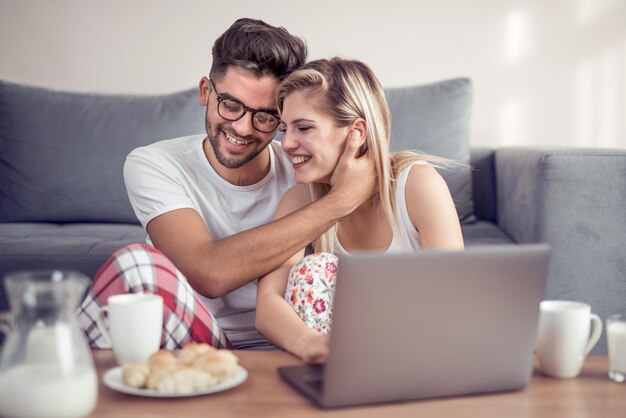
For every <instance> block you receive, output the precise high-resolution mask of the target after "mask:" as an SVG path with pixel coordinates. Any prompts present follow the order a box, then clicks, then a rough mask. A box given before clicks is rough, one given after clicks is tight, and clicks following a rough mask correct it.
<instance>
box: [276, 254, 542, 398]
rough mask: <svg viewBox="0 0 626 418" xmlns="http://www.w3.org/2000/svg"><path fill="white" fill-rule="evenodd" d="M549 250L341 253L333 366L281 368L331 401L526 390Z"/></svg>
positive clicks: (297, 383)
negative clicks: (349, 254)
mask: <svg viewBox="0 0 626 418" xmlns="http://www.w3.org/2000/svg"><path fill="white" fill-rule="evenodd" d="M549 255H550V249H549V246H548V245H545V244H531V245H506V246H497V247H496V246H493V247H491V246H489V247H480V248H470V249H468V250H466V251H463V252H459V251H454V252H443V251H422V252H418V253H413V254H395V255H391V254H380V253H377V254H374V253H361V254H357V255H352V256H348V257H341V258H340V260H339V271H338V273H337V285H336V289H335V300H334V308H333V309H334V318H333V331H332V333H331V339H330V354H329V357H328V361H327V363H326V365H325V366H310V365H304V366H291V367H281V368H279V369H278V371H279V374H280V376H281V377H282V378H283V379H285V380H286V381H287V382H288V383H290V384H291V385H293V386H294V387H295V388H296V389H298V390H299V391H300V392H302V393H303V394H305V395H306V396H308V397H310V398H311V399H312V400H313V401H314V402H315V403H317V404H318V405H319V406H321V407H336V406H349V405H360V404H366V403H378V402H390V401H403V400H413V399H421V398H434V397H443V396H455V395H468V394H479V393H489V392H497V391H509V390H517V389H522V388H524V387H526V386H527V385H528V383H529V381H530V378H531V374H532V361H533V345H534V342H535V333H536V326H537V319H538V315H539V303H540V301H541V300H542V299H543V294H544V289H545V281H546V273H547V268H548V262H549Z"/></svg>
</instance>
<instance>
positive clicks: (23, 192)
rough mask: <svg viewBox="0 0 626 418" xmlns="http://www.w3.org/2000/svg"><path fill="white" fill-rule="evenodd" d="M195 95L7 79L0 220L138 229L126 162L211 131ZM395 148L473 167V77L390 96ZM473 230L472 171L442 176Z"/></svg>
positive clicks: (0, 88)
mask: <svg viewBox="0 0 626 418" xmlns="http://www.w3.org/2000/svg"><path fill="white" fill-rule="evenodd" d="M197 94H198V93H197V89H193V90H187V91H183V92H179V93H173V94H165V95H159V96H131V95H102V94H84V93H67V92H60V91H53V90H49V89H43V88H37V87H30V86H23V85H18V84H15V83H8V82H2V81H0V222H59V223H64V222H119V223H137V219H136V217H135V215H134V213H133V211H132V208H131V206H130V203H129V201H128V197H127V195H126V190H125V187H124V181H123V176H122V167H123V165H124V160H125V158H126V155H127V154H128V153H129V152H130V151H131V150H133V149H134V148H136V147H139V146H143V145H147V144H150V143H152V142H156V141H159V140H162V139H168V138H175V137H178V136H184V135H191V134H198V133H203V132H204V108H203V107H201V106H200V105H199V104H198V99H197ZM386 94H387V98H388V101H389V106H390V108H391V113H392V119H393V128H392V149H393V150H399V149H419V150H421V151H423V152H426V153H430V154H434V155H439V156H443V157H447V158H451V159H454V160H456V161H460V162H462V163H467V164H469V145H468V143H469V118H470V111H471V97H472V92H471V83H470V81H469V80H467V79H455V80H448V81H443V82H439V83H433V84H427V85H421V86H416V87H408V88H395V89H387V90H386ZM442 175H443V176H444V178H445V179H446V181H447V182H448V185H449V187H450V189H451V192H452V196H453V198H454V200H455V204H456V206H457V211H458V212H459V217H460V219H461V220H462V221H463V222H471V221H472V220H473V219H474V215H473V213H474V212H473V200H472V186H471V184H472V183H471V181H472V178H471V174H470V172H469V170H468V169H455V170H452V171H443V172H442Z"/></svg>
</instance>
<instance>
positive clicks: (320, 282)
mask: <svg viewBox="0 0 626 418" xmlns="http://www.w3.org/2000/svg"><path fill="white" fill-rule="evenodd" d="M336 275H337V257H336V256H335V255H333V254H329V253H317V254H310V255H308V256H306V257H304V258H303V259H302V260H300V262H298V263H297V264H296V265H295V266H293V268H292V269H291V272H290V273H289V280H288V282H287V288H286V289H285V299H286V300H287V302H289V304H290V305H291V307H292V308H293V310H294V311H296V313H297V314H298V316H299V317H300V318H301V319H302V320H303V321H304V322H305V323H306V324H307V325H308V326H309V327H311V328H313V329H316V330H317V331H319V332H321V333H322V334H327V333H328V332H329V331H330V329H331V324H332V320H333V297H334V295H335V278H336Z"/></svg>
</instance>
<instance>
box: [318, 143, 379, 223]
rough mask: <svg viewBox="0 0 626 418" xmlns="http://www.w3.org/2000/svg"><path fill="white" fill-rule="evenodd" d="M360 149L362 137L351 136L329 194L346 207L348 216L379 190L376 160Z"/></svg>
mask: <svg viewBox="0 0 626 418" xmlns="http://www.w3.org/2000/svg"><path fill="white" fill-rule="evenodd" d="M354 132H356V131H354ZM360 147H361V140H360V137H359V136H358V135H352V134H351V136H350V137H349V138H348V140H347V141H346V147H345V149H344V151H343V154H342V155H341V158H340V159H339V162H338V163H337V167H335V171H334V172H333V175H332V176H331V178H330V185H331V190H330V192H329V194H333V195H335V196H336V198H337V199H338V201H339V202H340V204H342V206H343V205H345V209H346V210H347V212H346V214H348V213H351V212H352V211H353V210H354V209H356V208H358V207H359V206H361V204H363V203H364V202H365V201H367V200H368V199H369V198H371V197H372V196H373V195H374V194H376V191H377V190H378V183H377V177H376V169H375V166H374V160H373V158H372V156H371V153H370V152H369V151H368V150H366V151H365V153H362V150H360ZM361 154H362V155H361Z"/></svg>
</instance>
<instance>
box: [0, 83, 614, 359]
mask: <svg viewBox="0 0 626 418" xmlns="http://www.w3.org/2000/svg"><path fill="white" fill-rule="evenodd" d="M386 93H387V97H388V100H389V104H390V108H391V111H392V117H393V124H394V128H393V134H392V148H393V149H402V148H410V149H416V148H417V149H421V150H422V151H425V152H428V153H432V154H436V155H441V156H445V157H448V158H452V159H455V160H457V161H461V162H465V163H467V165H468V168H461V169H455V170H448V171H444V172H442V174H443V175H444V177H445V178H446V181H447V182H448V185H449V187H450V189H451V192H452V195H453V198H454V199H455V204H456V206H457V211H458V212H459V217H460V219H461V221H462V227H463V233H464V237H465V241H466V243H467V245H468V246H474V245H501V244H511V243H526V242H548V243H550V244H551V245H552V248H553V258H552V262H551V266H550V272H549V279H548V285H547V289H546V298H557V299H571V300H579V301H585V302H587V303H590V304H591V306H592V309H593V311H594V312H596V313H597V314H599V315H600V316H601V317H603V318H605V317H606V316H607V315H608V314H611V313H614V312H617V311H620V310H624V309H625V308H626V210H624V208H626V181H625V180H626V150H600V149H595V150H592V149H586V150H585V149H555V150H539V149H529V148H506V149H497V150H495V149H487V148H472V149H470V147H469V143H468V137H469V124H470V116H471V99H472V86H471V83H470V82H469V80H467V79H455V80H447V81H444V82H440V83H434V84H429V85H422V86H416V87H409V88H401V89H388V90H387V91H386ZM203 120H204V114H203V109H202V108H201V107H200V106H199V105H198V104H197V93H196V91H195V90H189V91H184V92H180V93H173V94H166V95H160V96H122V95H94V94H77V93H66V92H58V91H52V90H48V89H42V88H35V87H29V86H22V85H18V84H14V83H8V82H0V278H3V277H4V276H5V275H6V274H7V273H9V272H11V271H17V270H24V269H39V268H53V267H54V268H66V269H75V270H78V271H82V272H84V273H85V274H87V275H88V276H90V277H93V276H94V275H95V273H96V271H97V270H98V268H99V267H100V266H101V265H102V264H103V263H104V261H105V260H106V259H107V258H108V257H109V255H110V254H111V253H112V252H113V251H114V250H116V249H117V248H120V247H122V246H123V245H126V244H129V243H133V242H144V241H145V232H144V231H143V229H142V228H141V226H140V225H139V224H138V222H137V221H136V218H135V216H134V214H133V212H132V209H131V207H130V204H129V202H128V198H127V196H126V193H125V189H124V184H123V179H122V166H123V163H124V158H125V156H126V155H127V154H128V152H129V151H130V150H132V149H133V148H135V147H138V146H141V145H146V144H149V143H152V142H154V141H157V140H160V139H167V138H173V137H176V136H182V135H188V134H195V133H201V132H203V131H204V126H203ZM470 166H471V167H472V169H471V170H470V169H469V167H470ZM6 309H7V300H6V295H5V293H4V287H3V286H0V311H2V310H6ZM594 352H596V353H605V352H606V339H605V338H602V339H601V340H600V342H599V343H598V345H597V346H596V348H595V349H594Z"/></svg>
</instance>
